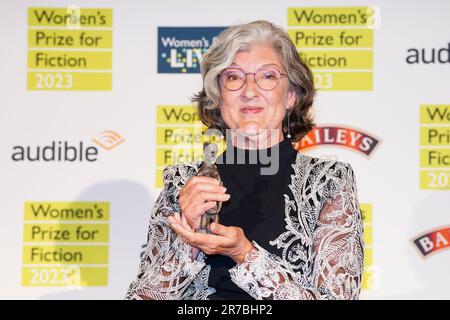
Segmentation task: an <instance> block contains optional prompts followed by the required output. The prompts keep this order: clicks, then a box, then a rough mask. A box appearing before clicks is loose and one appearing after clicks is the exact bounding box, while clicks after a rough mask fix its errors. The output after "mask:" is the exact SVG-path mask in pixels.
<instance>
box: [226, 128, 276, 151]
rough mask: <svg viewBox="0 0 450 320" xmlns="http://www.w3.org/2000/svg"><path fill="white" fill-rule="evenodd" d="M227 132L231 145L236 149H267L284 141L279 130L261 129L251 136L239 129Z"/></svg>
mask: <svg viewBox="0 0 450 320" xmlns="http://www.w3.org/2000/svg"><path fill="white" fill-rule="evenodd" d="M229 130H230V133H231V134H230V136H231V143H232V144H233V146H234V147H235V148H238V149H248V150H258V149H268V148H271V147H272V146H274V145H276V144H278V143H280V142H281V141H283V139H284V138H283V132H282V131H281V129H261V130H259V131H258V132H256V133H251V134H249V133H247V132H244V131H243V130H240V129H229Z"/></svg>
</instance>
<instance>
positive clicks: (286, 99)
mask: <svg viewBox="0 0 450 320" xmlns="http://www.w3.org/2000/svg"><path fill="white" fill-rule="evenodd" d="M229 68H233V69H241V70H243V71H244V72H246V73H247V72H257V71H259V70H263V69H264V70H273V69H277V70H278V71H279V72H281V73H285V72H286V71H285V70H284V69H283V66H282V63H281V60H280V58H279V57H278V54H277V52H276V51H275V50H274V49H273V48H272V47H271V46H269V45H266V44H255V45H252V46H250V47H249V49H248V50H246V51H239V52H238V53H236V55H235V57H234V60H233V63H232V64H231V66H230V67H229ZM246 79H247V81H246V82H245V84H244V85H243V87H242V88H240V89H238V90H236V91H231V90H228V89H227V88H225V87H224V85H223V83H222V82H221V95H222V107H221V114H222V118H223V120H224V121H225V123H226V124H227V125H228V127H229V128H231V129H240V131H243V132H244V134H245V135H246V136H249V137H252V136H255V135H259V134H260V133H261V132H262V131H264V130H261V129H278V130H279V133H277V135H278V141H281V140H283V133H282V130H281V129H282V123H283V119H284V117H285V114H286V110H287V109H290V108H291V107H292V106H293V105H294V103H295V98H296V97H295V93H294V92H293V91H292V90H289V88H288V78H287V77H286V76H284V77H281V78H280V80H279V82H278V85H277V86H276V87H275V89H273V90H270V91H266V90H263V89H261V88H259V87H258V86H257V84H256V82H255V78H254V75H253V74H248V75H247V76H246Z"/></svg>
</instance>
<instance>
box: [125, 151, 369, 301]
mask: <svg viewBox="0 0 450 320" xmlns="http://www.w3.org/2000/svg"><path fill="white" fill-rule="evenodd" d="M200 164H201V162H194V163H184V164H179V165H175V166H169V167H167V168H166V169H165V170H164V173H163V179H164V188H163V190H162V192H161V193H160V195H159V197H158V199H157V200H156V203H155V205H154V207H153V210H152V212H151V217H150V224H149V231H148V243H147V249H146V251H145V254H144V256H143V257H142V260H141V263H140V266H139V272H138V275H137V277H136V278H135V280H134V281H133V282H132V283H131V285H130V287H129V289H128V291H127V293H126V297H125V298H126V299H141V298H147V299H157V300H160V299H195V300H203V299H208V296H209V295H210V294H212V293H214V292H215V289H214V288H211V287H208V277H209V271H210V269H211V267H210V266H208V265H207V263H206V262H207V261H205V255H204V253H203V252H200V254H199V255H198V256H197V258H196V259H195V260H193V259H192V254H191V249H192V248H191V246H190V245H188V244H186V243H184V242H183V241H182V240H181V239H180V238H179V237H178V236H177V235H176V234H175V233H174V232H173V231H172V229H171V228H170V226H169V223H168V221H167V217H168V216H169V215H171V214H173V213H174V212H181V211H180V208H179V204H178V193H179V191H180V189H181V188H182V187H183V185H184V184H185V183H186V181H187V180H188V179H189V178H190V177H191V176H193V175H195V174H196V172H197V171H198V169H199V166H200ZM292 167H293V169H294V174H293V175H291V182H290V184H289V190H290V191H291V194H284V199H280V201H284V203H285V212H284V213H285V219H284V220H285V223H286V228H285V231H284V232H283V233H282V234H280V235H279V236H278V237H277V238H276V239H273V240H272V241H270V245H273V246H276V247H277V248H278V249H281V250H282V255H281V256H276V255H273V254H271V253H269V252H268V251H267V250H265V249H264V248H262V247H261V246H259V245H258V243H256V242H253V244H254V246H255V247H256V250H254V251H251V252H250V254H248V255H247V257H246V259H245V261H244V262H243V263H241V264H239V265H236V266H235V267H233V268H232V269H230V270H229V272H230V276H231V279H232V281H233V282H234V283H235V284H236V285H237V286H238V287H240V288H241V289H243V290H244V291H246V292H247V293H248V294H249V295H250V296H252V297H253V298H255V299H290V300H293V299H357V298H358V297H359V292H360V287H361V278H362V273H363V266H364V244H363V225H362V217H361V212H360V208H359V203H358V200H357V190H356V185H355V179H354V173H353V170H352V168H351V167H350V165H349V164H346V163H343V162H339V161H330V160H322V159H318V158H312V157H309V156H306V155H303V154H301V153H298V154H297V156H296V160H295V163H294V164H292ZM244 231H245V230H244Z"/></svg>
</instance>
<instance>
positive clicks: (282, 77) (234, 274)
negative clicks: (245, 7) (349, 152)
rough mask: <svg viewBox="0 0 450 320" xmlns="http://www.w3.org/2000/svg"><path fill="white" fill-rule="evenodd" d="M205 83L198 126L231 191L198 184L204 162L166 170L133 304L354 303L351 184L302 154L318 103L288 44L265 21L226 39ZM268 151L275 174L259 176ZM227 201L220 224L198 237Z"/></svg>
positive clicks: (343, 174)
mask: <svg viewBox="0 0 450 320" xmlns="http://www.w3.org/2000/svg"><path fill="white" fill-rule="evenodd" d="M202 77H203V82H204V86H203V90H202V91H201V92H200V93H199V94H197V95H196V97H195V98H194V101H195V102H197V104H198V112H199V114H200V118H201V120H202V121H203V123H204V124H205V125H206V126H208V127H209V128H214V129H218V130H220V131H221V132H222V133H224V134H226V135H227V145H228V147H227V150H226V151H225V152H224V154H222V155H221V156H220V157H219V159H218V160H217V168H218V171H219V173H220V176H221V179H222V182H223V185H222V184H221V183H219V182H218V181H217V180H215V179H213V178H210V177H203V176H196V173H197V172H198V170H199V167H200V165H201V163H200V162H196V163H184V164H179V165H175V166H169V167H167V168H166V169H165V171H164V174H163V176H164V189H163V190H162V192H161V194H160V196H159V197H158V199H157V200H156V204H155V206H154V208H153V210H152V213H151V217H150V227H149V233H148V245H147V249H146V252H145V254H144V256H143V257H142V261H141V264H140V268H139V273H138V275H137V278H136V279H135V280H134V281H133V282H132V283H131V285H130V287H129V290H128V292H127V295H126V298H127V299H140V298H142V299H251V298H254V299H300V300H302V299H357V298H358V296H359V292H360V287H361V278H362V272H363V264H364V263H363V260H364V259H363V237H362V233H363V227H362V219H361V213H360V209H359V204H358V200H357V194H356V185H355V179H354V174H353V171H352V168H351V167H350V165H348V164H346V163H342V162H338V161H329V160H322V159H318V158H313V157H309V156H306V155H304V154H302V153H300V152H297V151H296V150H295V148H294V147H293V143H295V142H296V141H299V140H300V139H301V138H302V137H303V136H304V135H305V134H306V133H307V132H308V131H310V130H311V129H312V127H313V123H312V119H311V117H310V108H311V106H312V103H313V98H314V93H315V92H314V85H313V77H312V75H311V72H310V70H309V69H308V67H307V66H306V65H305V64H304V63H303V62H302V60H301V59H300V57H299V55H298V53H297V50H296V48H295V46H294V45H293V43H292V42H291V40H290V39H289V36H288V35H287V33H286V32H285V31H283V30H282V29H281V28H279V27H277V26H275V25H273V24H271V23H269V22H267V21H255V22H251V23H248V24H239V25H235V26H232V27H229V28H227V29H226V30H224V31H223V32H222V33H221V34H220V35H219V36H218V38H217V39H216V41H215V42H214V43H213V45H212V46H211V47H210V49H209V51H208V52H207V54H206V55H205V56H204V58H203V61H202ZM261 151H264V153H266V154H269V156H270V157H269V158H270V160H271V164H270V165H273V163H276V166H275V168H276V170H272V171H275V172H274V174H263V173H262V172H263V171H262V169H264V168H266V169H267V166H268V163H267V161H262V160H263V157H262V156H261ZM230 154H231V156H230ZM237 155H241V156H242V155H243V156H242V157H241V158H242V159H237V158H239V157H237ZM251 159H253V160H254V161H252V160H251ZM249 162H250V163H249ZM218 201H220V202H222V210H221V212H220V221H219V223H212V224H211V226H210V231H211V233H206V234H205V233H199V232H195V231H196V229H198V227H199V224H200V220H201V216H202V215H203V214H204V213H205V211H207V210H208V209H210V208H213V207H214V206H215V205H216V204H217V202H218Z"/></svg>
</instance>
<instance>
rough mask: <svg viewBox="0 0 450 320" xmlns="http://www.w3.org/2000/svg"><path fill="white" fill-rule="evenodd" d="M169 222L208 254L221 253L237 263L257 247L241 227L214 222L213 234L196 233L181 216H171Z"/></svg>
mask: <svg viewBox="0 0 450 320" xmlns="http://www.w3.org/2000/svg"><path fill="white" fill-rule="evenodd" d="M169 223H170V225H171V227H172V229H173V230H174V231H175V232H176V233H177V234H178V236H179V237H180V238H181V239H182V240H183V241H184V242H185V243H187V244H190V245H191V246H193V247H196V248H198V249H200V250H202V251H203V252H205V253H206V254H221V255H224V256H228V257H230V258H231V259H233V260H234V261H235V262H236V263H237V264H240V263H242V262H244V260H245V255H246V254H247V253H248V252H250V251H251V250H254V249H255V247H254V246H253V244H252V243H251V242H250V240H248V239H247V237H246V236H245V234H244V231H243V230H242V229H241V228H239V227H226V226H224V225H221V224H219V223H212V224H211V226H210V230H211V232H212V233H213V234H204V233H196V232H194V231H193V230H189V228H186V226H185V225H183V224H184V223H183V222H182V221H181V219H180V218H179V217H177V218H174V217H169Z"/></svg>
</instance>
